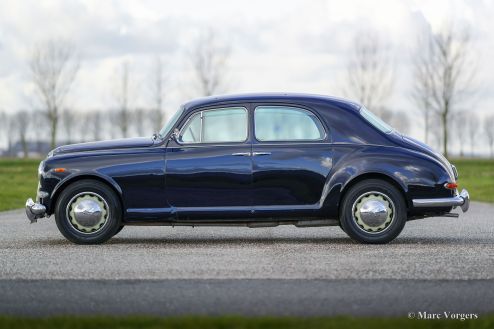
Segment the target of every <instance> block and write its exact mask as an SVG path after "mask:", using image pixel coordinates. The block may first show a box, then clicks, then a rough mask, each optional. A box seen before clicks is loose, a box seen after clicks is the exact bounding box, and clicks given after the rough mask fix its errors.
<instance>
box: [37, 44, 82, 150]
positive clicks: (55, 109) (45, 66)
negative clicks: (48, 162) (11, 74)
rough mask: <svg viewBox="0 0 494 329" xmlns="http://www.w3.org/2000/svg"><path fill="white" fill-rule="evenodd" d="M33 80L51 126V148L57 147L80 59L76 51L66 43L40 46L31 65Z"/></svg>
mask: <svg viewBox="0 0 494 329" xmlns="http://www.w3.org/2000/svg"><path fill="white" fill-rule="evenodd" d="M29 68H30V70H31V76H32V79H33V82H34V85H35V87H36V90H37V92H38V97H39V100H40V102H41V103H42V104H43V106H44V108H45V111H46V115H47V117H48V119H49V122H50V139H51V147H52V148H53V147H55V145H56V139H57V127H58V120H59V116H60V113H59V112H60V110H61V108H62V107H63V105H64V102H65V98H66V96H67V93H68V92H69V90H70V88H71V86H72V84H73V82H74V80H75V77H76V75H77V72H78V70H79V59H78V57H77V54H76V49H75V47H74V46H73V45H72V44H71V43H69V42H68V41H64V40H50V41H47V42H45V43H41V44H39V45H37V46H36V47H35V49H34V51H33V53H32V55H31V58H30V61H29Z"/></svg>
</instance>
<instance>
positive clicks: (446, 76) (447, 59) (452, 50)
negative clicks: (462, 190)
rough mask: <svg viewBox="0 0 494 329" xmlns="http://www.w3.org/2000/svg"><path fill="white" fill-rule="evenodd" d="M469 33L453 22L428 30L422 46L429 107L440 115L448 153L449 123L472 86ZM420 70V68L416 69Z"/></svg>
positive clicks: (445, 151) (445, 149)
mask: <svg viewBox="0 0 494 329" xmlns="http://www.w3.org/2000/svg"><path fill="white" fill-rule="evenodd" d="M469 44H470V33H469V30H468V29H463V30H459V29H456V28H455V27H453V26H452V25H449V26H447V27H446V28H444V29H443V30H441V31H440V32H438V33H432V32H430V31H429V33H428V35H427V36H426V37H425V38H423V44H421V45H419V46H418V47H419V48H418V49H419V51H421V50H424V56H426V58H425V59H424V60H423V61H421V65H422V68H421V70H422V71H423V73H424V74H425V75H427V77H426V78H425V80H426V81H427V82H426V83H425V86H424V88H425V87H427V88H428V92H430V95H426V94H423V95H422V96H423V97H424V98H425V97H428V98H429V99H430V101H429V102H430V106H431V108H432V109H433V110H434V111H435V112H436V114H437V115H438V116H439V119H440V122H441V132H442V134H441V135H442V149H443V153H444V155H445V156H446V157H447V156H448V142H449V135H448V133H449V124H450V121H451V118H452V115H453V113H454V112H455V111H457V110H458V108H459V106H460V104H461V103H462V102H463V101H465V99H466V97H467V96H468V95H469V91H470V90H471V89H472V81H473V78H474V76H475V69H474V68H473V65H470V64H471V63H469V59H470V47H469ZM416 69H417V68H416Z"/></svg>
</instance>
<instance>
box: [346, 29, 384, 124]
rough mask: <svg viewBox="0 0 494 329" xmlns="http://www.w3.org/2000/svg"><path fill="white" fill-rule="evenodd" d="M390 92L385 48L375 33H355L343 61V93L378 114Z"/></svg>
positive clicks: (381, 110)
mask: <svg viewBox="0 0 494 329" xmlns="http://www.w3.org/2000/svg"><path fill="white" fill-rule="evenodd" d="M392 91H393V62H392V60H391V58H390V51H389V49H388V47H386V46H385V44H384V43H383V42H382V41H381V39H380V38H379V36H378V34H377V33H376V32H373V31H370V32H360V33H358V34H357V35H356V36H355V39H354V43H353V54H352V56H351V57H350V59H349V61H348V64H347V84H346V88H345V89H344V90H343V93H344V94H345V95H346V96H348V97H351V98H355V99H357V100H358V101H359V102H361V103H362V104H364V105H365V106H366V107H368V108H369V109H371V110H373V111H375V112H376V113H377V114H379V115H381V114H382V113H381V112H383V109H384V105H385V102H386V100H387V99H388V98H389V97H390V95H391V93H392Z"/></svg>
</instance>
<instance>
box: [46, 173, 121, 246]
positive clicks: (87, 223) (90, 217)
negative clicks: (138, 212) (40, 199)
mask: <svg viewBox="0 0 494 329" xmlns="http://www.w3.org/2000/svg"><path fill="white" fill-rule="evenodd" d="M121 214H122V210H121V206H120V201H119V199H118V197H117V195H116V194H115V192H113V190H112V189H111V188H110V187H109V186H108V185H106V184H104V183H102V182H99V181H97V180H90V179H87V180H81V181H77V182H75V183H73V184H71V185H69V186H67V187H66V188H65V189H64V190H63V191H62V193H61V195H60V197H59V198H58V200H57V203H56V208H55V221H56V223H57V227H58V229H59V230H60V232H61V233H62V234H63V236H65V237H66V238H67V239H68V240H70V241H72V242H74V243H78V244H98V243H103V242H105V241H107V240H108V239H110V238H111V237H112V236H114V235H115V234H116V233H117V231H119V229H120V227H121V217H122V215H121Z"/></svg>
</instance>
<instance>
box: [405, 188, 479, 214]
mask: <svg viewBox="0 0 494 329" xmlns="http://www.w3.org/2000/svg"><path fill="white" fill-rule="evenodd" d="M412 202H413V206H414V207H415V208H435V207H437V208H441V207H443V208H444V207H458V206H459V207H460V208H461V210H463V212H466V211H467V210H468V208H469V207H470V195H469V194H468V191H467V190H465V189H463V191H461V193H460V194H457V195H455V196H453V197H451V198H436V199H413V200H412Z"/></svg>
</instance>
